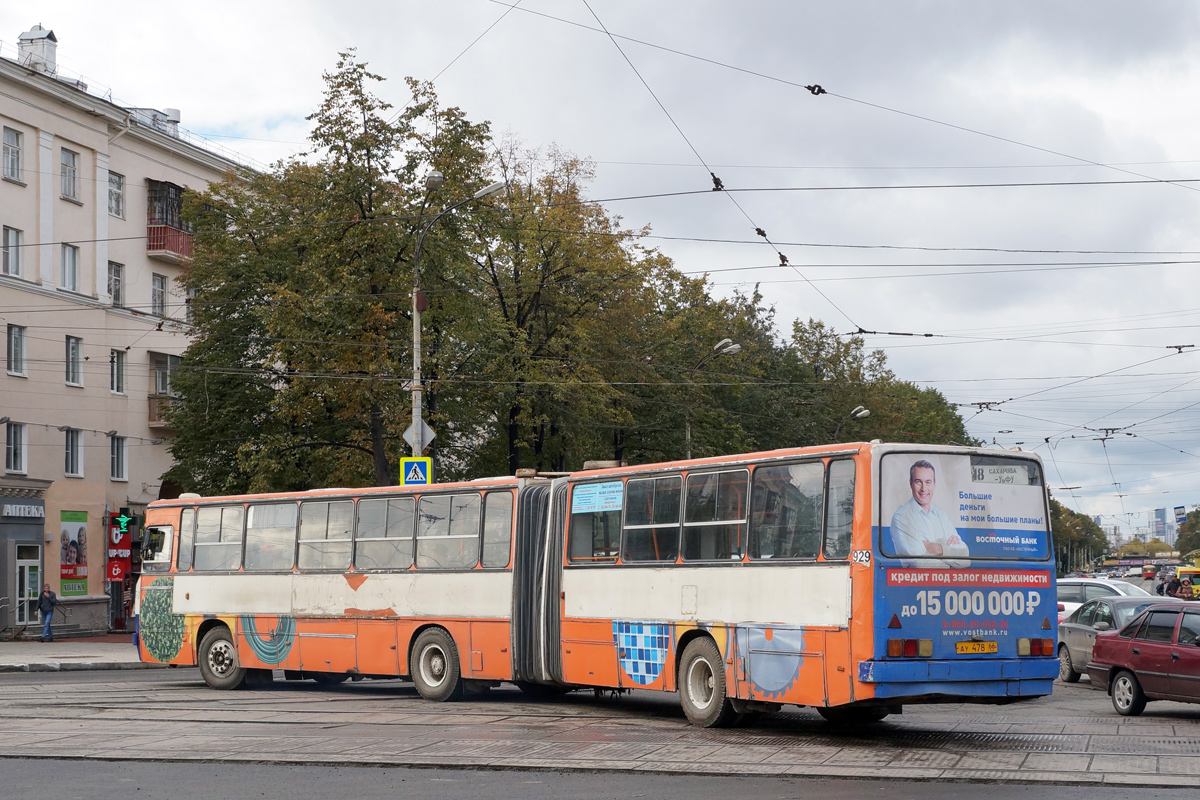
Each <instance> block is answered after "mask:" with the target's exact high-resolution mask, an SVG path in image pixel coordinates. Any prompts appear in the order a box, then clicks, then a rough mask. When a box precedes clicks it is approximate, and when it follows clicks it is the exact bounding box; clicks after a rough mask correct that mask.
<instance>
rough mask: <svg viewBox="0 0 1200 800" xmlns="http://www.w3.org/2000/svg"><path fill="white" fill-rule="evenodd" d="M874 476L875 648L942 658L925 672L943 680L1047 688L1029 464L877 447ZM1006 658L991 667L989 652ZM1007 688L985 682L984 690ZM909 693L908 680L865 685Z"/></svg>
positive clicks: (1051, 667) (1050, 612) (1040, 548)
mask: <svg viewBox="0 0 1200 800" xmlns="http://www.w3.org/2000/svg"><path fill="white" fill-rule="evenodd" d="M880 478H881V480H880V501H879V523H880V527H879V539H878V541H879V554H880V558H879V559H878V563H877V566H876V576H875V580H876V609H875V630H876V653H877V656H878V655H882V654H885V653H886V654H888V655H889V656H899V657H900V658H901V659H903V658H905V657H913V656H915V657H920V658H932V659H935V660H938V659H944V660H945V661H946V664H945V665H944V668H941V667H939V668H938V669H937V670H934V671H935V672H937V671H940V672H943V673H945V677H947V678H949V679H950V682H951V683H952V682H954V680H955V679H956V678H955V676H956V675H957V676H958V678H957V680H987V679H998V678H1002V677H1003V678H1009V677H1012V678H1017V677H1024V678H1035V677H1041V678H1044V681H1045V685H1044V686H1039V685H1026V686H1025V688H1024V689H1022V690H1021V691H1035V692H1037V693H1045V692H1048V691H1049V682H1050V681H1051V680H1052V679H1053V677H1054V675H1055V674H1057V661H1052V659H1053V658H1054V657H1055V655H1056V647H1057V643H1056V642H1055V641H1054V638H1055V629H1056V627H1057V626H1056V625H1055V624H1054V623H1055V616H1056V614H1055V587H1054V566H1053V563H1052V562H1051V560H1050V555H1051V543H1050V533H1049V525H1048V518H1047V510H1046V494H1045V486H1044V485H1043V480H1042V473H1041V467H1040V464H1039V463H1038V462H1037V461H1035V460H1032V459H1028V458H1016V457H1009V456H991V455H980V454H965V453H964V454H941V453H937V454H935V453H930V452H921V453H915V452H907V453H888V454H886V455H884V456H882V458H881V465H880ZM1029 656H1033V657H1037V656H1042V657H1043V658H1042V659H1036V658H1035V659H1033V660H1029V659H1027V657H1029ZM1018 657H1020V658H1021V659H1022V660H1020V661H1013V662H1012V666H1010V667H1007V668H1003V667H1002V668H1001V669H1000V670H999V671H997V674H996V675H994V676H993V675H992V674H991V673H992V672H993V671H996V669H995V667H996V666H998V665H996V664H995V663H994V662H996V661H997V660H1003V659H1016V658H1018ZM989 662H990V663H989ZM886 672H887V670H886V669H884V670H876V674H875V678H876V679H884V681H883V682H884V683H888V681H887V680H886V675H885V673H886ZM1035 673H1036V674H1035ZM1042 673H1045V674H1044V675H1043V674H1042ZM898 674H899V673H897V676H898ZM926 674H933V673H932V672H927V673H926ZM901 684H905V685H901ZM944 689H945V687H943V691H944ZM1014 689H1015V687H1014V686H1009V685H1007V684H1006V682H1005V681H1003V680H997V681H996V683H995V684H993V685H992V687H991V688H990V689H989V691H990V692H994V693H999V694H1004V693H1011V692H1012V691H1013V690H1014ZM1043 690H1044V691H1043ZM920 691H922V690H921V689H919V688H918V687H915V686H913V685H911V682H909V681H898V682H897V683H896V685H890V686H877V687H876V694H877V696H887V695H889V694H891V693H893V692H895V693H896V694H914V693H919V692H920Z"/></svg>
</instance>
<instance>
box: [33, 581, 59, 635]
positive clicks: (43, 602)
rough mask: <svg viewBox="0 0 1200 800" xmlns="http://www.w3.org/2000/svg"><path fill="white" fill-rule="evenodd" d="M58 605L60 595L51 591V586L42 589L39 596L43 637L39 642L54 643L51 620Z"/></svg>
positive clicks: (47, 585)
mask: <svg viewBox="0 0 1200 800" xmlns="http://www.w3.org/2000/svg"><path fill="white" fill-rule="evenodd" d="M56 605H58V595H56V594H54V592H52V591H50V584H48V583H47V584H46V585H45V586H43V587H42V593H41V594H40V595H38V605H37V607H38V611H40V612H42V636H41V638H40V639H38V641H39V642H53V641H54V634H53V633H52V632H51V631H50V618H51V617H53V616H54V607H55V606H56Z"/></svg>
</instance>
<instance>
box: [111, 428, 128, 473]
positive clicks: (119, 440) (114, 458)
mask: <svg viewBox="0 0 1200 800" xmlns="http://www.w3.org/2000/svg"><path fill="white" fill-rule="evenodd" d="M109 441H110V444H109V446H108V450H109V464H110V468H109V477H110V478H112V479H113V480H114V481H127V480H129V474H128V473H127V472H126V471H125V468H126V465H127V464H128V459H127V458H126V457H125V455H126V450H127V449H128V446H129V440H128V439H126V438H125V437H124V436H113V437H112V438H111V439H110V440H109Z"/></svg>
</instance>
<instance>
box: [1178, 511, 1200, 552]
mask: <svg viewBox="0 0 1200 800" xmlns="http://www.w3.org/2000/svg"><path fill="white" fill-rule="evenodd" d="M1175 549H1176V550H1178V551H1179V553H1180V554H1181V555H1187V554H1188V553H1190V552H1192V551H1193V550H1200V506H1195V507H1193V508H1192V510H1191V511H1189V512H1188V513H1187V517H1186V518H1185V519H1184V520H1183V522H1181V523H1180V524H1179V538H1178V539H1176V540H1175Z"/></svg>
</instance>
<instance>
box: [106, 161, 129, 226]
mask: <svg viewBox="0 0 1200 800" xmlns="http://www.w3.org/2000/svg"><path fill="white" fill-rule="evenodd" d="M108 215H109V216H110V217H119V218H120V219H125V176H124V175H121V174H120V173H117V172H110V173H108Z"/></svg>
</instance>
